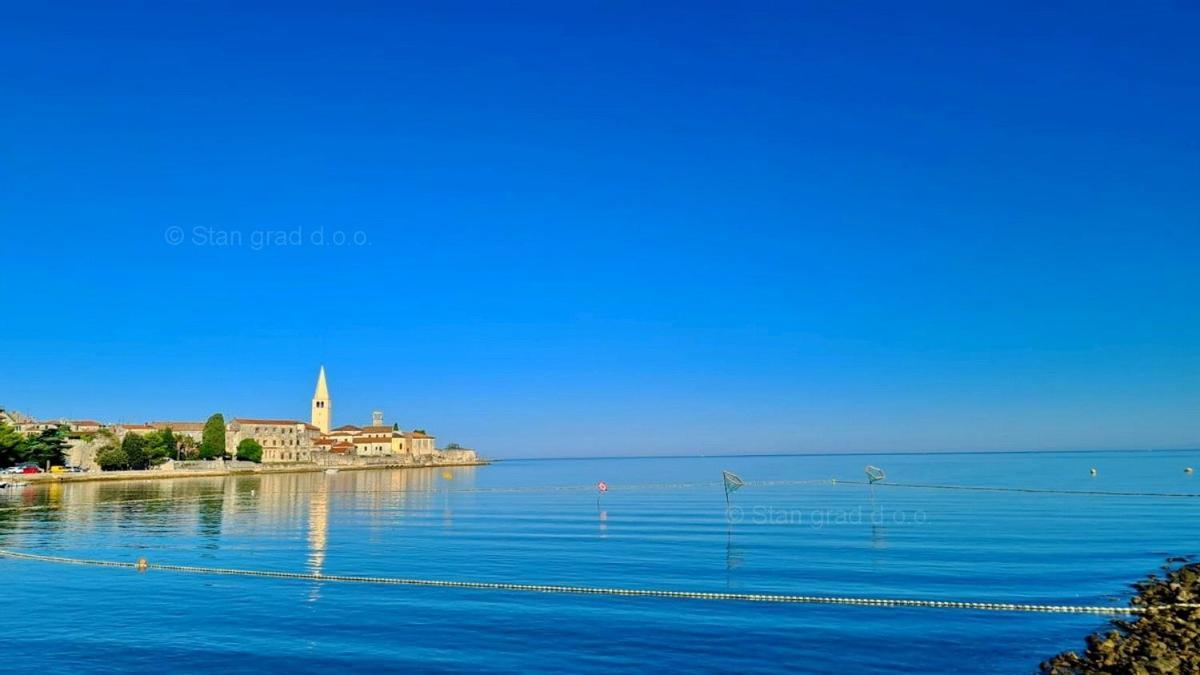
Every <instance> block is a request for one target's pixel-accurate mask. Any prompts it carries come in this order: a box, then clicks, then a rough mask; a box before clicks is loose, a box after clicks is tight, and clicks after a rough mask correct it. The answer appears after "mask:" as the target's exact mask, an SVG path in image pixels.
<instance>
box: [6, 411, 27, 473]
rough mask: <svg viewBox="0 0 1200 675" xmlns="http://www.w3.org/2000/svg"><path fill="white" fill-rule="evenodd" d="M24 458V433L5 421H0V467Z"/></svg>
mask: <svg viewBox="0 0 1200 675" xmlns="http://www.w3.org/2000/svg"><path fill="white" fill-rule="evenodd" d="M24 460H25V434H23V433H21V432H19V431H17V430H16V429H15V428H13V427H12V426H11V425H9V424H8V423H6V422H0V467H5V466H12V465H13V464H16V463H17V462H22V461H24Z"/></svg>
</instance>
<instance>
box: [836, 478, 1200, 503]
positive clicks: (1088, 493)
mask: <svg viewBox="0 0 1200 675" xmlns="http://www.w3.org/2000/svg"><path fill="white" fill-rule="evenodd" d="M833 482H834V483H835V484H838V483H846V484H848V485H874V486H875V487H898V488H916V489H921V490H968V491H973V492H1024V493H1032V494H1052V495H1076V496H1085V497H1172V498H1176V497H1182V498H1192V499H1195V498H1200V493H1196V492H1112V491H1105V490H1058V489H1055V488H1020V487H991V486H986V485H939V484H937V483H894V482H890V481H877V482H875V483H868V482H867V481H865V480H838V479H835V480H834V481H833Z"/></svg>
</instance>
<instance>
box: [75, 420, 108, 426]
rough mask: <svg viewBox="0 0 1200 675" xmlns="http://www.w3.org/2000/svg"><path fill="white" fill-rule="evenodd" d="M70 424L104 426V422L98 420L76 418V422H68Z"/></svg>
mask: <svg viewBox="0 0 1200 675" xmlns="http://www.w3.org/2000/svg"><path fill="white" fill-rule="evenodd" d="M68 424H74V425H75V426H80V427H82V426H88V427H102V426H104V425H103V424H101V423H99V422H97V421H96V420H75V421H74V422H68Z"/></svg>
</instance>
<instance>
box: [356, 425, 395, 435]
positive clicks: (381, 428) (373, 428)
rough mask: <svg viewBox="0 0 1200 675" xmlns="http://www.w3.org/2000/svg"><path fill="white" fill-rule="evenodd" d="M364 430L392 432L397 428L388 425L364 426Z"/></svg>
mask: <svg viewBox="0 0 1200 675" xmlns="http://www.w3.org/2000/svg"><path fill="white" fill-rule="evenodd" d="M362 430H363V431H364V432H366V433H391V432H392V431H395V429H393V428H391V427H390V426H388V425H386V424H385V425H382V426H370V427H363V428H362Z"/></svg>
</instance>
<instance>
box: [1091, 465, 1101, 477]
mask: <svg viewBox="0 0 1200 675" xmlns="http://www.w3.org/2000/svg"><path fill="white" fill-rule="evenodd" d="M1090 473H1091V474H1092V475H1093V476H1095V475H1096V474H1097V473H1100V472H1099V471H1096V467H1094V466H1093V467H1092V470H1091V472H1090Z"/></svg>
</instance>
